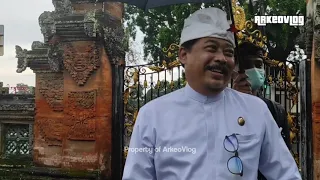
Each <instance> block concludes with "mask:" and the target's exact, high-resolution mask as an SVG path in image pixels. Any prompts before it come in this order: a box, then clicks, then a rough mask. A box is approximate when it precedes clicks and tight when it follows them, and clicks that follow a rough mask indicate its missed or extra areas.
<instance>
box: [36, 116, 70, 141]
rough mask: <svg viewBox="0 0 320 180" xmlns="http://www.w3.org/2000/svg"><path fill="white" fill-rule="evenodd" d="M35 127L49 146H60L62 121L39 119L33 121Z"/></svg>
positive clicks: (62, 130) (62, 129)
mask: <svg viewBox="0 0 320 180" xmlns="http://www.w3.org/2000/svg"><path fill="white" fill-rule="evenodd" d="M35 127H37V129H38V132H39V133H40V135H41V136H42V138H43V139H44V141H45V142H46V143H47V145H49V146H62V138H63V133H64V132H65V127H64V125H63V119H48V118H39V119H36V120H35Z"/></svg>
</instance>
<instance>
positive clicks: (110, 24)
mask: <svg viewBox="0 0 320 180" xmlns="http://www.w3.org/2000/svg"><path fill="white" fill-rule="evenodd" d="M96 19H97V22H98V25H97V26H98V28H97V29H98V30H99V31H98V33H99V36H100V37H103V38H104V48H105V51H106V53H107V55H108V57H109V60H110V62H111V64H117V63H118V62H119V61H120V60H123V59H125V50H126V47H127V45H126V38H125V33H124V28H123V24H122V22H121V20H120V19H118V18H116V17H114V16H113V15H111V14H110V13H108V12H104V13H103V14H102V15H101V14H97V15H96Z"/></svg>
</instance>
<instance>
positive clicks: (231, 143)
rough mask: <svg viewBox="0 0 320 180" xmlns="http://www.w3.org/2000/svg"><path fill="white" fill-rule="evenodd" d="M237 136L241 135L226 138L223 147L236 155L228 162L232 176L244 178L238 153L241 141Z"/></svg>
mask: <svg viewBox="0 0 320 180" xmlns="http://www.w3.org/2000/svg"><path fill="white" fill-rule="evenodd" d="M237 135H239V134H232V135H230V136H226V137H225V139H224V141H223V145H224V149H225V150H226V151H228V152H231V153H235V155H234V156H232V157H231V158H230V159H229V160H228V162H227V167H228V170H229V171H230V172H231V173H232V174H236V175H239V176H243V164H242V161H241V159H240V157H239V153H238V149H239V141H238V138H237Z"/></svg>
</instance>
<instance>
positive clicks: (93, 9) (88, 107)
mask: <svg viewBox="0 0 320 180" xmlns="http://www.w3.org/2000/svg"><path fill="white" fill-rule="evenodd" d="M52 2H53V5H54V8H55V10H54V11H53V12H43V13H42V14H41V15H40V17H39V25H40V28H41V33H42V34H43V36H44V42H33V43H32V47H31V50H26V49H23V48H21V47H19V46H16V54H17V56H16V57H17V59H18V69H17V73H22V72H23V71H24V70H25V69H26V68H27V67H29V68H30V69H32V70H33V72H34V73H35V75H36V88H35V98H34V102H35V110H34V111H35V115H34V125H33V127H32V130H33V132H32V134H33V138H32V140H33V143H32V152H31V157H32V162H29V164H24V165H21V166H19V167H20V168H19V167H18V166H16V165H14V164H12V163H9V164H7V163H5V165H6V167H11V168H13V169H11V170H10V169H9V170H8V169H5V170H2V171H1V173H0V177H8V179H10V180H11V179H15V178H17V179H20V178H21V179H32V178H31V176H32V177H34V176H36V175H37V176H39V177H38V178H37V179H41V178H40V177H41V176H43V178H44V179H48V178H49V177H54V178H58V179H64V178H65V179H67V178H76V179H98V178H102V179H111V178H110V177H111V166H112V164H111V163H113V162H112V161H111V156H120V155H122V152H121V150H120V149H119V148H117V151H113V150H112V147H114V146H112V145H115V144H116V143H112V141H113V140H112V138H113V137H115V136H112V131H113V130H115V129H116V127H112V126H113V123H112V119H113V118H114V119H116V118H115V117H113V116H117V112H113V109H112V107H113V106H112V104H117V103H119V102H117V101H116V100H115V99H114V98H113V97H120V98H119V99H122V98H121V91H119V90H120V89H121V88H120V87H119V85H118V86H117V85H116V83H114V82H119V80H117V79H116V78H119V77H121V76H119V75H118V74H117V71H118V69H117V68H118V66H119V65H121V64H124V63H123V62H124V58H125V49H124V46H123V39H124V30H123V27H122V15H123V9H124V7H123V4H122V3H101V2H97V1H96V0H70V1H69V0H53V1H52ZM113 77H114V78H113ZM0 103H1V102H0ZM1 110H3V109H1ZM119 136H120V134H119ZM119 143H120V142H119ZM112 153H114V154H112ZM16 163H18V164H19V163H20V164H21V162H19V161H18V162H17V161H16ZM30 164H31V165H30ZM21 167H23V168H21ZM113 169H115V168H113ZM117 171H119V172H120V169H118V170H117ZM29 176H30V177H29Z"/></svg>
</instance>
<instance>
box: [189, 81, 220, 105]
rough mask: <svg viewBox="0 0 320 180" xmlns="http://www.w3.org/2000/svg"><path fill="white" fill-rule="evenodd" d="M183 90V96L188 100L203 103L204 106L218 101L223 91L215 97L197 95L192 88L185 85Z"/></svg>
mask: <svg viewBox="0 0 320 180" xmlns="http://www.w3.org/2000/svg"><path fill="white" fill-rule="evenodd" d="M184 89H185V90H184V92H185V94H186V95H187V96H188V97H189V98H191V99H193V100H196V101H199V102H201V103H205V104H206V103H211V102H215V101H218V100H220V99H221V98H222V97H223V96H224V91H222V92H221V93H219V94H218V95H215V96H205V95H202V94H200V93H198V92H197V91H195V90H194V89H193V88H192V87H190V85H189V84H186V86H185V88H184Z"/></svg>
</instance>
